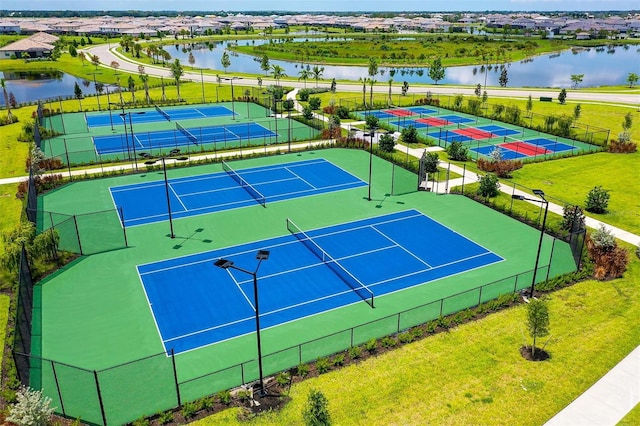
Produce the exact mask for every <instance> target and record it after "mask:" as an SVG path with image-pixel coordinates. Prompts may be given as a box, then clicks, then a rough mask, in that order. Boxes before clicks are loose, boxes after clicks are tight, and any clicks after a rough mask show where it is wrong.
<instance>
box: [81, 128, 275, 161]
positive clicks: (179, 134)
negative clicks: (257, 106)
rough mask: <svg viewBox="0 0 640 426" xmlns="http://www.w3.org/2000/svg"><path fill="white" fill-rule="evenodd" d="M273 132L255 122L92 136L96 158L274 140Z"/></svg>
mask: <svg viewBox="0 0 640 426" xmlns="http://www.w3.org/2000/svg"><path fill="white" fill-rule="evenodd" d="M275 136H276V133H275V132H273V131H271V130H269V129H267V128H266V127H263V126H261V125H260V124H258V123H255V122H247V123H238V124H227V125H220V126H208V127H194V128H184V127H183V128H182V129H180V128H179V127H178V125H177V123H176V130H156V131H153V132H141V133H135V134H134V135H133V141H132V140H131V135H126V134H125V135H109V136H94V137H93V144H94V145H95V149H96V152H97V153H98V154H99V155H105V154H116V153H122V152H129V151H130V150H133V149H134V148H133V144H134V145H135V149H137V150H142V149H158V148H160V149H161V148H175V147H178V146H187V145H199V144H201V143H202V144H211V143H213V144H222V143H224V144H226V143H230V142H236V141H247V140H250V139H263V138H272V137H275Z"/></svg>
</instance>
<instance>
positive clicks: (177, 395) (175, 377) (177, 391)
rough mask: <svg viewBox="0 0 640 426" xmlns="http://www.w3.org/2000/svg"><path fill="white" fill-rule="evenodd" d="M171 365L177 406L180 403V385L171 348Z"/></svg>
mask: <svg viewBox="0 0 640 426" xmlns="http://www.w3.org/2000/svg"><path fill="white" fill-rule="evenodd" d="M171 365H172V366H173V381H174V383H175V384H176V398H177V400H178V407H180V406H181V405H182V402H181V399H180V385H179V384H178V370H177V369H176V355H175V353H174V351H173V348H171Z"/></svg>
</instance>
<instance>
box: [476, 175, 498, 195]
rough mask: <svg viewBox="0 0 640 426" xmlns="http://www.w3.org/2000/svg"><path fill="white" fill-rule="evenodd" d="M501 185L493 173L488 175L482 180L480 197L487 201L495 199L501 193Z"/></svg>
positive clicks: (479, 188)
mask: <svg viewBox="0 0 640 426" xmlns="http://www.w3.org/2000/svg"><path fill="white" fill-rule="evenodd" d="M499 188H500V183H499V181H498V177H497V176H496V175H494V174H493V173H488V174H486V175H484V176H482V177H481V178H480V186H479V187H478V192H477V193H478V195H480V196H482V197H484V198H485V199H486V200H488V199H489V198H492V197H495V196H497V195H498V193H499V192H500V189H499Z"/></svg>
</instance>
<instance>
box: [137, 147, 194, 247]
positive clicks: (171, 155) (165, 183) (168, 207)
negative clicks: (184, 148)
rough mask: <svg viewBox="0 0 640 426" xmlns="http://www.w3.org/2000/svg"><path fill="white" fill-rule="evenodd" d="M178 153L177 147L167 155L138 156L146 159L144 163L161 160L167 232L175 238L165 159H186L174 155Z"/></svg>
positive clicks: (151, 163) (141, 154)
mask: <svg viewBox="0 0 640 426" xmlns="http://www.w3.org/2000/svg"><path fill="white" fill-rule="evenodd" d="M179 153H180V150H179V149H177V148H176V149H172V150H171V151H169V155H168V156H164V155H163V156H161V157H158V158H155V159H154V158H153V157H152V156H151V155H149V154H147V153H146V152H141V153H140V156H141V157H142V158H145V159H147V161H145V162H144V164H146V165H149V166H151V165H153V164H155V163H156V162H157V161H158V160H160V161H162V172H163V173H164V188H165V192H166V195H167V212H168V213H169V230H170V231H171V234H169V235H170V236H171V238H175V237H176V235H175V234H174V232H173V218H172V217H171V197H170V196H169V181H168V180H167V165H166V162H165V160H166V159H167V158H169V159H173V160H175V161H185V160H188V157H174V156H175V155H178V154H179Z"/></svg>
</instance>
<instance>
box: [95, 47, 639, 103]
mask: <svg viewBox="0 0 640 426" xmlns="http://www.w3.org/2000/svg"><path fill="white" fill-rule="evenodd" d="M83 51H84V52H85V54H87V55H89V54H91V55H97V56H98V57H99V58H100V66H101V67H105V68H109V69H112V68H111V67H110V66H109V64H111V62H112V61H117V62H118V63H119V64H120V67H119V68H118V70H119V71H125V72H129V73H134V74H138V65H144V67H145V71H146V73H147V74H149V75H151V76H154V77H166V78H172V77H171V73H170V71H169V69H168V68H166V67H162V66H159V65H149V64H144V63H142V62H136V61H134V60H132V59H130V58H127V57H125V56H124V55H121V54H120V53H119V52H117V51H116V47H110V45H106V44H100V45H97V46H92V47H90V48H85V49H83ZM221 75H222V73H221ZM201 78H202V79H204V81H205V82H207V83H216V82H217V81H216V76H215V75H211V74H209V75H207V74H203V75H202V77H201V75H200V73H199V72H197V73H196V72H191V71H185V73H184V76H183V77H182V79H183V80H190V81H196V82H200V81H201ZM243 80H244V83H246V84H247V85H249V86H257V85H258V80H257V76H256V78H253V77H243ZM262 80H263V83H267V84H269V83H271V82H274V80H271V79H268V78H264V77H263V78H262ZM285 80H286V82H287V85H288V86H293V87H299V88H302V87H303V83H301V82H299V81H297V80H287V79H285ZM328 84H329V83H327V82H324V83H322V85H324V86H327V85H328ZM412 88H413V90H414V91H415V89H416V88H420V89H422V90H429V91H430V92H431V93H434V94H447V95H451V94H465V95H473V94H474V88H473V87H459V86H437V85H424V84H422V85H418V84H416V85H412ZM337 90H338V91H340V92H362V86H361V85H360V84H358V83H355V82H354V83H338V84H337ZM400 90H401V88H400V85H396V86H394V87H393V88H392V91H393V92H394V93H400ZM388 91H389V88H388V86H387V85H386V84H378V85H377V86H374V92H376V93H388ZM636 91H638V93H616V92H612V93H601V92H589V91H588V90H570V91H569V94H568V96H567V98H568V100H569V101H571V102H575V101H581V102H589V101H591V102H598V103H605V104H618V105H625V106H628V107H638V106H639V105H640V89H636ZM487 92H488V94H489V95H490V96H493V97H499V98H526V97H528V96H529V95H533V96H534V97H540V96H545V97H550V98H553V99H555V98H556V97H557V96H558V93H559V89H540V88H531V89H522V88H520V89H504V88H496V87H491V88H489V90H487Z"/></svg>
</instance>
